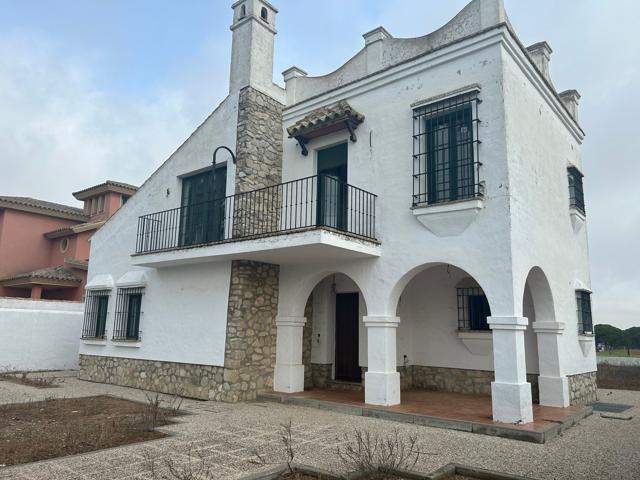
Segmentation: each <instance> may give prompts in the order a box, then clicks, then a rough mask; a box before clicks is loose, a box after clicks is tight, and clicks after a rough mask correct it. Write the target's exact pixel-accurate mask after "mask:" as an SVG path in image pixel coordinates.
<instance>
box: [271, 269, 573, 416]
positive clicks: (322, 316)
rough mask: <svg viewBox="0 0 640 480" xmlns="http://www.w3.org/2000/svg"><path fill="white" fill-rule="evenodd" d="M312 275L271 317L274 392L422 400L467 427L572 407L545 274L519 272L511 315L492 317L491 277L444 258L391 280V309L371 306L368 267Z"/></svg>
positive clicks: (394, 402) (369, 400)
mask: <svg viewBox="0 0 640 480" xmlns="http://www.w3.org/2000/svg"><path fill="white" fill-rule="evenodd" d="M311 278H312V280H309V281H307V282H306V283H305V282H304V281H303V282H301V286H300V287H299V288H298V289H297V293H296V295H297V296H298V297H302V298H306V304H305V303H302V304H301V305H303V306H304V307H302V306H300V310H302V309H303V308H304V310H303V312H304V314H303V315H300V316H279V317H278V319H277V326H278V336H277V353H276V368H275V374H274V391H275V392H279V393H285V394H293V395H294V397H293V398H305V399H307V400H313V401H320V400H323V398H324V400H327V399H328V398H330V399H333V400H328V401H335V402H336V403H345V402H346V403H347V404H353V402H356V403H362V405H365V406H364V407H362V408H367V409H370V408H373V409H379V407H384V409H385V410H384V411H389V412H395V413H407V414H412V413H413V414H415V413H416V412H412V410H411V409H415V408H419V409H420V410H419V412H420V414H423V413H424V414H426V415H427V416H434V418H448V417H447V416H448V415H449V413H451V412H454V413H455V412H466V413H465V414H464V415H463V416H462V417H460V413H456V415H457V416H456V417H454V418H451V419H450V420H452V421H455V422H459V421H464V422H467V424H469V425H471V424H473V425H476V424H477V425H485V424H490V425H494V426H495V425H496V424H497V423H494V422H500V423H504V424H511V425H513V424H530V426H531V428H534V429H535V428H537V427H536V425H538V422H539V421H540V419H541V418H539V415H541V414H542V415H543V416H545V418H546V416H548V415H551V416H555V417H558V416H559V417H560V418H564V417H565V416H566V415H569V416H570V415H572V414H573V413H575V412H574V411H572V410H569V411H563V408H564V407H568V406H569V397H568V391H567V390H568V389H567V378H566V376H564V375H562V374H561V369H560V364H559V361H558V349H559V344H558V342H557V340H558V335H559V334H560V333H561V331H562V330H561V328H553V327H554V326H555V324H554V323H553V320H554V318H553V312H552V307H551V309H550V308H549V305H548V304H547V301H548V298H547V297H548V296H549V295H548V294H549V292H548V291H547V287H548V285H547V284H546V283H545V278H544V275H543V274H542V272H538V271H535V272H533V273H532V274H530V276H529V278H527V279H526V282H524V283H525V285H524V291H523V292H522V293H520V294H519V300H518V302H519V305H518V307H517V309H520V311H517V309H516V310H514V315H512V316H494V315H492V309H493V308H494V307H497V308H500V307H499V305H500V304H499V303H498V302H496V301H494V300H493V299H494V298H495V296H496V292H497V291H500V287H501V285H500V283H499V282H496V283H494V284H491V283H490V282H486V281H484V280H483V279H482V277H480V276H478V277H476V276H473V275H471V274H469V273H468V272H467V271H465V270H463V269H461V268H458V267H456V266H453V265H451V264H445V263H439V264H438V263H434V264H429V265H427V266H425V267H423V268H419V269H416V270H415V271H411V272H408V273H407V274H406V275H405V276H404V277H403V278H402V280H401V281H399V282H397V284H396V285H395V286H394V288H393V291H392V294H391V295H390V297H391V298H392V300H391V301H390V302H389V303H390V304H391V305H392V306H393V310H392V311H393V312H394V313H395V315H388V312H389V310H388V309H387V315H372V314H371V310H373V309H376V310H377V309H378V307H376V306H375V305H374V304H375V303H378V304H379V302H375V300H376V299H375V298H374V297H373V295H372V293H371V288H370V286H369V285H367V283H366V277H365V278H364V280H363V278H362V277H360V278H358V277H357V276H354V277H353V278H351V277H350V276H349V275H347V274H345V273H334V274H330V275H325V276H324V277H323V276H322V275H315V276H313V277H311ZM369 278H370V277H369ZM283 285H285V287H286V282H284V283H283ZM485 292H486V293H485ZM281 293H284V292H282V291H281ZM285 295H286V294H285ZM495 352H497V353H495ZM541 359H542V361H541ZM283 398H285V397H283ZM547 407H557V408H559V410H557V411H556V410H545V409H546V408H547ZM359 408H360V407H359ZM439 408H444V409H445V410H443V411H440V410H438V409H439ZM541 409H542V410H541ZM367 411H368V410H367ZM376 411H377V410H376ZM447 412H449V413H447ZM541 412H542V413H541ZM550 412H553V413H550ZM563 412H568V413H563ZM465 415H466V416H465ZM551 421H552V422H553V421H557V419H556V420H551ZM465 428H467V427H465ZM469 428H473V427H469ZM475 428H476V429H477V428H487V427H480V426H476V427H475Z"/></svg>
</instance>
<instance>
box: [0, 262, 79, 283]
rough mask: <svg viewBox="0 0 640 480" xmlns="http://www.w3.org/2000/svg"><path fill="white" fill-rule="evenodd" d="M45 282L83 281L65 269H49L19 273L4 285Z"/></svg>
mask: <svg viewBox="0 0 640 480" xmlns="http://www.w3.org/2000/svg"><path fill="white" fill-rule="evenodd" d="M43 280H52V281H55V282H65V283H69V284H80V282H81V280H80V279H79V278H78V277H77V276H75V275H74V274H73V273H72V272H70V271H69V270H67V269H66V268H64V267H61V266H60V267H49V268H41V269H39V270H34V271H33V272H27V273H19V274H17V275H12V276H10V277H7V278H3V279H2V280H0V281H2V282H3V283H4V282H6V283H12V284H18V283H19V284H27V283H35V284H37V283H39V282H41V281H43Z"/></svg>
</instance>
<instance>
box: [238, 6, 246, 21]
mask: <svg viewBox="0 0 640 480" xmlns="http://www.w3.org/2000/svg"><path fill="white" fill-rule="evenodd" d="M246 16H247V7H246V5H242V6H241V7H240V18H244V17H246Z"/></svg>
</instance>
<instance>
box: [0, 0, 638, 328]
mask: <svg viewBox="0 0 640 480" xmlns="http://www.w3.org/2000/svg"><path fill="white" fill-rule="evenodd" d="M231 3H232V2H231V0H200V1H197V0H190V1H189V2H178V1H174V0H171V1H161V0H136V1H135V2H132V1H130V0H108V1H107V0H102V1H98V0H93V1H81V0H75V1H71V0H67V1H62V0H21V1H20V2H17V1H15V0H0V11H1V12H2V14H1V15H0V194H2V195H21V196H32V197H36V198H41V199H46V200H51V201H57V202H61V203H67V204H74V202H75V200H74V199H73V198H72V196H71V193H70V192H72V191H75V190H79V189H82V188H84V187H87V186H89V185H92V184H96V183H100V182H102V181H104V180H105V179H107V178H109V179H114V180H121V181H125V182H130V183H134V184H140V183H141V182H143V181H144V180H145V179H146V178H147V177H148V176H149V174H150V173H151V172H152V171H153V170H154V169H155V168H156V167H157V166H158V165H159V164H160V163H162V161H164V159H166V157H167V156H168V155H169V154H170V153H171V152H172V151H173V150H174V149H175V148H176V147H177V146H178V145H179V144H180V143H181V142H182V141H183V140H184V139H185V138H186V136H187V135H188V134H189V133H190V132H191V131H193V129H194V128H195V127H196V126H197V125H198V124H199V123H200V122H201V121H202V120H203V119H204V118H205V117H206V116H207V114H208V113H210V112H211V110H213V108H214V107H215V106H216V105H217V104H218V103H219V102H220V101H221V100H222V99H223V98H224V96H225V94H226V92H227V88H228V87H227V79H228V68H229V57H230V48H231V32H230V31H229V28H228V27H229V24H230V22H231V10H230V8H229V6H230V5H231ZM273 3H275V4H276V6H277V7H278V8H279V9H280V13H279V14H278V36H277V40H276V60H275V69H274V71H275V79H276V81H278V82H280V81H281V75H280V72H282V71H283V70H284V69H286V68H287V67H289V66H291V65H297V66H300V67H301V68H303V69H304V70H306V71H308V72H309V73H310V74H311V75H321V74H325V73H328V72H329V71H332V70H334V69H335V68H337V67H339V66H340V65H341V64H342V63H344V62H345V61H346V60H347V59H349V58H350V57H351V56H352V55H353V54H354V53H355V52H356V51H357V50H358V49H360V48H361V47H362V45H363V40H362V37H361V35H362V33H364V32H366V31H368V30H370V29H371V28H374V27H377V26H379V25H383V26H384V27H385V28H386V29H387V30H389V32H390V33H391V34H392V35H394V36H396V37H414V36H420V35H424V34H426V33H428V32H430V31H432V30H434V29H436V28H438V27H440V26H441V25H442V24H444V23H445V22H446V21H447V20H449V19H450V18H452V17H453V16H454V15H455V14H456V13H457V12H458V11H459V10H460V9H461V8H462V7H463V6H464V5H465V4H466V3H467V2H466V1H464V0H350V1H344V0H273ZM506 7H507V12H508V15H509V17H510V19H511V22H512V24H513V25H514V27H515V29H516V31H517V33H518V35H519V37H520V39H521V40H522V41H523V43H524V44H526V45H529V44H532V43H534V42H537V41H540V40H546V41H547V42H549V44H550V45H551V47H552V48H553V50H554V53H553V55H552V59H551V74H552V77H553V81H554V83H555V85H556V87H557V88H558V90H560V91H561V90H565V89H568V88H575V89H577V90H579V91H580V93H581V94H582V100H581V105H580V118H581V124H582V127H583V128H584V130H585V131H586V133H587V137H586V139H585V143H584V149H583V158H584V170H585V174H586V177H585V189H586V197H587V214H588V220H589V238H590V251H591V263H592V286H593V289H594V292H595V294H594V300H593V301H594V310H595V313H594V320H595V321H596V323H611V324H613V325H616V326H619V327H624V328H626V327H629V326H633V325H640V206H639V205H640V155H638V152H640V131H639V129H638V127H637V124H638V121H637V118H636V117H637V116H638V113H639V111H640V93H638V86H639V85H640V29H639V28H638V23H637V21H638V20H637V19H638V18H639V17H640V2H634V1H632V0H609V1H606V2H605V1H604V0H563V1H561V2H560V1H558V0H536V1H535V2H534V1H527V2H525V1H522V0H506Z"/></svg>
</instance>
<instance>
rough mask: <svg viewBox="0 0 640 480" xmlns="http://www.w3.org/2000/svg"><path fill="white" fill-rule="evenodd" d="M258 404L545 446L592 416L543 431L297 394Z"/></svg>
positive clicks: (264, 396) (577, 416)
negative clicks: (276, 404)
mask: <svg viewBox="0 0 640 480" xmlns="http://www.w3.org/2000/svg"><path fill="white" fill-rule="evenodd" d="M257 400H258V401H263V402H264V401H269V402H277V403H283V404H288V405H297V406H301V407H310V408H317V409H320V410H328V411H331V412H335V413H342V414H346V415H356V416H361V417H373V418H379V419H384V420H390V421H394V422H401V423H413V424H415V425H422V426H427V427H435V428H446V429H450V430H461V431H464V432H469V433H479V434H483V435H490V436H494V437H503V438H510V439H512V440H520V441H524V442H533V443H546V442H548V441H549V440H551V439H553V438H556V437H557V436H558V435H559V434H560V433H561V432H563V431H565V430H566V429H568V428H570V427H572V426H574V425H575V424H577V423H578V422H579V421H580V420H582V419H583V418H585V417H588V416H589V415H591V414H592V413H593V408H592V407H584V408H582V409H580V410H578V411H576V412H575V413H573V414H571V415H568V416H567V417H565V418H563V419H562V420H559V421H553V423H550V424H549V425H546V426H544V427H537V428H535V429H533V430H531V429H524V428H523V426H518V425H510V424H504V423H480V422H475V421H470V420H454V419H449V418H442V417H435V416H431V415H421V414H417V413H404V412H397V411H393V410H391V409H389V408H386V407H376V406H367V405H363V404H353V403H340V402H332V401H327V400H320V399H317V398H305V397H304V396H301V395H298V394H286V393H277V392H265V393H261V394H259V395H258V397H257Z"/></svg>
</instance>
